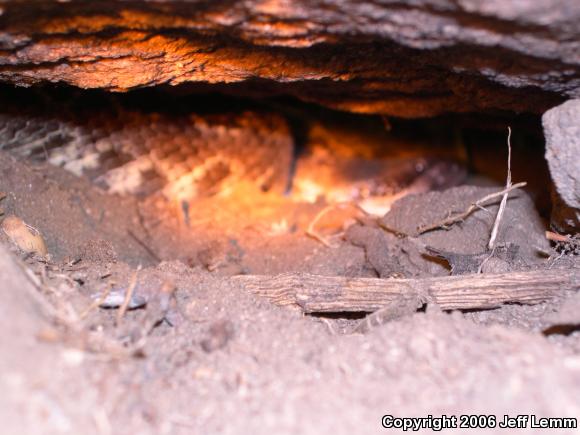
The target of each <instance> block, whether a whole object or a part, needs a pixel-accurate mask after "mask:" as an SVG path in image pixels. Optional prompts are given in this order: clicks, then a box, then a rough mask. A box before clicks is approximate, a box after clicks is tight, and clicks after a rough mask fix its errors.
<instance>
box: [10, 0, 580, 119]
mask: <svg viewBox="0 0 580 435" xmlns="http://www.w3.org/2000/svg"><path fill="white" fill-rule="evenodd" d="M579 19H580V5H579V4H578V3H577V2H572V1H566V0H541V1H536V0H494V1H487V2H480V1H475V0H414V1H412V2H399V1H378V0H374V1H358V0H342V1H339V0H332V1H331V0H297V1H286V0H246V1H234V0H222V1H204V0H190V1H185V2H177V1H163V2H148V1H141V2H122V1H111V0H109V1H103V2H95V3H89V2H81V1H70V2H56V1H55V2H38V3H27V4H26V7H22V2H20V1H8V2H3V3H2V6H1V7H0V80H3V81H6V82H11V83H15V84H18V85H32V84H37V83H46V82H59V83H61V82H62V83H67V84H71V85H75V86H79V87H83V88H104V89H110V90H118V91H119V90H120V91H124V90H129V89H134V88H138V87H143V86H153V85H180V84H181V85H184V84H188V86H185V87H186V88H188V89H194V90H199V88H201V89H207V88H206V86H207V85H208V84H219V87H220V88H222V90H225V91H229V92H235V93H243V94H248V93H249V94H267V95H272V94H277V93H284V94H291V95H294V96H297V97H299V98H302V99H304V100H309V101H316V102H318V103H322V104H326V105H328V106H332V107H336V108H340V109H345V110H350V111H355V112H366V113H383V114H390V115H397V116H404V117H421V116H431V115H435V114H439V113H443V112H469V111H486V110H496V109H499V110H514V111H531V112H535V113H542V112H543V111H545V110H546V109H548V108H549V107H552V106H554V105H556V104H558V103H559V102H561V101H563V100H564V99H566V98H571V97H572V98H573V97H577V96H580V69H579V65H580V53H579V50H578V40H579V39H580V28H579V27H578V25H577V23H578V20H579ZM214 89H215V88H214Z"/></svg>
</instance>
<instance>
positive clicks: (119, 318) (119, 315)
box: [117, 265, 141, 325]
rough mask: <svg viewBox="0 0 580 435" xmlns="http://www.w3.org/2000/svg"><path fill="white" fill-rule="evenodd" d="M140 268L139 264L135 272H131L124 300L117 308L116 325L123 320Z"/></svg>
mask: <svg viewBox="0 0 580 435" xmlns="http://www.w3.org/2000/svg"><path fill="white" fill-rule="evenodd" d="M140 270H141V265H139V267H137V270H136V271H135V272H133V276H131V281H130V282H129V287H127V293H125V300H124V301H123V305H121V307H120V308H119V311H118V312H117V325H120V324H121V321H122V320H123V316H124V315H125V312H126V311H127V309H128V308H129V303H130V302H131V298H132V297H133V291H134V290H135V287H136V286H137V275H138V274H139V271H140Z"/></svg>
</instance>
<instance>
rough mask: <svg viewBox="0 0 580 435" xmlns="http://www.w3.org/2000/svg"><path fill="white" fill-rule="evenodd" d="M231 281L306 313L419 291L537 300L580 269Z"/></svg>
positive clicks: (435, 299)
mask: <svg viewBox="0 0 580 435" xmlns="http://www.w3.org/2000/svg"><path fill="white" fill-rule="evenodd" d="M232 280H233V281H234V282H236V283H239V284H240V285H241V286H242V287H243V288H245V289H246V290H248V291H251V292H253V293H255V294H257V295H260V296H264V297H266V298H268V299H270V300H271V301H272V302H274V303H275V304H278V305H297V306H299V307H300V308H301V309H302V310H303V311H304V312H305V313H329V312H330V313H339V312H374V311H377V310H379V309H382V308H385V307H387V306H389V305H392V306H396V305H397V304H399V303H400V301H401V300H402V298H406V299H408V297H407V296H408V295H409V294H410V295H414V296H413V297H416V299H417V305H418V306H419V304H420V302H421V301H424V302H427V303H433V304H436V305H438V306H439V307H440V308H441V309H442V310H469V309H488V308H496V307H499V306H501V305H502V304H506V303H517V304H526V305H533V304H538V303H541V302H544V301H547V300H550V299H553V298H555V297H558V296H560V295H562V294H563V293H564V292H565V291H568V290H576V289H578V288H580V270H574V269H571V270H561V269H560V270H535V271H526V272H510V273H503V274H486V275H461V276H446V277H436V278H423V279H379V278H350V277H341V276H317V275H309V274H283V275H277V276H260V275H240V276H235V277H233V278H232Z"/></svg>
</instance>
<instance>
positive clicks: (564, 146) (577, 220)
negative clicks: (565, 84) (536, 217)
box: [542, 100, 580, 231]
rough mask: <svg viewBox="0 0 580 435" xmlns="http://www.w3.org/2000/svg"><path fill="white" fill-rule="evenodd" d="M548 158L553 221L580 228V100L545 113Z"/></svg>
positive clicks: (563, 226)
mask: <svg viewBox="0 0 580 435" xmlns="http://www.w3.org/2000/svg"><path fill="white" fill-rule="evenodd" d="M542 123H543V125H544V135H545V136H546V160H547V161H548V165H549V167H550V174H551V175H552V181H553V191H552V203H553V211H552V224H553V225H554V226H555V227H556V228H557V229H559V230H562V231H574V230H575V231H579V230H580V100H571V101H567V102H566V103H564V104H562V105H560V106H558V107H555V108H553V109H551V110H549V111H548V112H546V113H545V114H544V116H543V117H542Z"/></svg>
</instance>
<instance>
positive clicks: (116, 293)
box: [91, 290, 147, 310]
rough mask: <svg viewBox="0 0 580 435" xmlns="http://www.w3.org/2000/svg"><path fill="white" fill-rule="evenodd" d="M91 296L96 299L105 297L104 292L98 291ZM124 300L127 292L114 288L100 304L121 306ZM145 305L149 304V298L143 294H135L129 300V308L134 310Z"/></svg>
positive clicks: (109, 306)
mask: <svg viewBox="0 0 580 435" xmlns="http://www.w3.org/2000/svg"><path fill="white" fill-rule="evenodd" d="M91 297H92V298H93V299H94V300H97V301H98V300H100V299H101V298H102V297H103V294H102V293H96V294H94V295H91ZM124 301H125V292H124V291H122V290H113V291H111V292H110V293H109V294H108V295H107V297H106V298H105V300H104V301H103V302H101V304H99V307H101V308H119V307H121V305H123V302H124ZM145 305H147V299H145V298H144V297H143V296H139V295H135V294H133V295H132V296H131V299H130V300H129V305H128V307H127V308H128V309H130V310H134V309H136V308H141V307H144V306H145Z"/></svg>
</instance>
